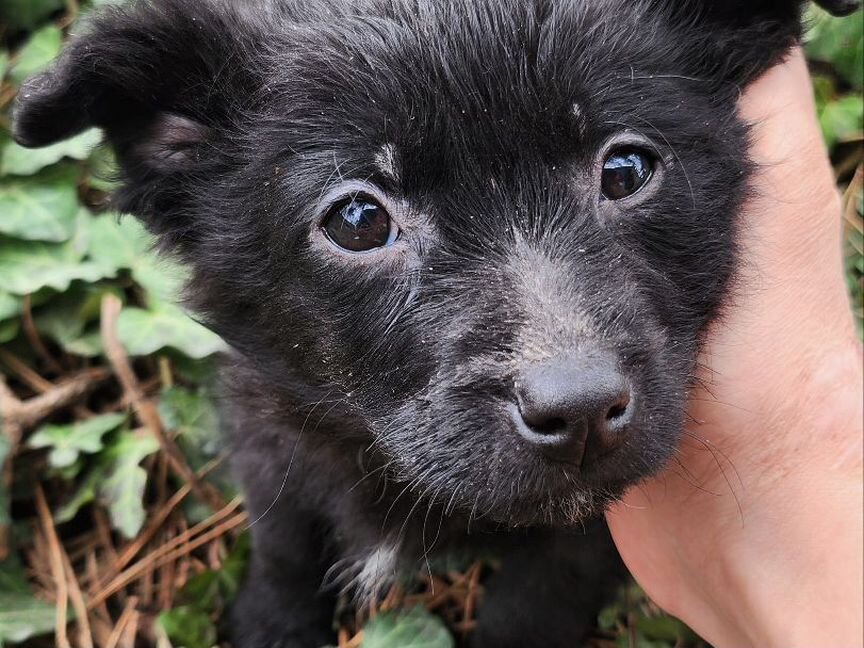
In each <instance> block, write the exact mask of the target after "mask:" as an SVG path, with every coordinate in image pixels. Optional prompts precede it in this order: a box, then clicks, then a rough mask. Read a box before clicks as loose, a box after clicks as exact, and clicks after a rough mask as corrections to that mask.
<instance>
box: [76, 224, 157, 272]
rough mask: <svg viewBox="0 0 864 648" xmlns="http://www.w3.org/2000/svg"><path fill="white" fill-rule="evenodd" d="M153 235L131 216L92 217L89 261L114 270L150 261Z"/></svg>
mask: <svg viewBox="0 0 864 648" xmlns="http://www.w3.org/2000/svg"><path fill="white" fill-rule="evenodd" d="M153 242H154V239H153V236H152V235H151V234H149V233H148V232H147V230H145V229H144V226H143V225H141V223H139V222H138V221H137V220H135V219H134V218H132V217H131V216H123V217H118V216H116V215H111V214H109V215H105V216H94V217H93V218H92V219H91V220H90V222H89V238H88V245H87V254H88V256H89V257H90V260H91V261H93V263H96V264H98V265H100V266H102V267H104V268H105V269H106V272H109V273H116V271H117V270H121V269H128V270H133V269H134V268H136V267H137V266H139V265H142V264H144V265H146V264H148V263H151V262H152V261H150V260H148V259H146V258H145V257H148V256H150V255H152V252H151V251H150V250H151V248H152V246H153Z"/></svg>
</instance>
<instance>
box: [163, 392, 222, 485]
mask: <svg viewBox="0 0 864 648" xmlns="http://www.w3.org/2000/svg"><path fill="white" fill-rule="evenodd" d="M159 414H160V415H161V417H162V421H163V422H164V423H165V426H166V427H167V428H168V429H169V430H171V431H172V432H174V433H175V434H178V435H179V437H180V441H181V443H182V444H183V449H184V450H185V454H186V455H187V459H189V461H190V464H191V465H192V466H193V467H195V468H199V467H201V465H203V463H204V462H205V461H207V460H209V459H212V458H213V457H215V456H216V455H218V454H219V450H220V449H221V446H222V444H221V434H220V432H219V415H218V414H217V413H216V407H215V405H214V403H213V401H212V400H211V399H210V398H208V397H207V396H205V395H204V394H202V393H201V392H198V393H196V392H193V391H190V390H188V389H184V388H183V387H170V388H168V389H165V390H164V391H163V392H162V394H161V396H160V398H159Z"/></svg>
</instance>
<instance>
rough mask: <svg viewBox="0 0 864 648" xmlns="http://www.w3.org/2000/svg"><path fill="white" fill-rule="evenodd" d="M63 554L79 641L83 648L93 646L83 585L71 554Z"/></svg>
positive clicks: (91, 647)
mask: <svg viewBox="0 0 864 648" xmlns="http://www.w3.org/2000/svg"><path fill="white" fill-rule="evenodd" d="M61 549H62V546H61ZM62 554H63V555H62V558H63V568H64V570H65V572H66V581H67V583H68V584H69V599H70V600H71V601H72V609H73V610H75V620H76V621H77V622H78V635H79V636H78V643H79V645H80V647H81V648H93V632H92V630H91V629H90V619H89V617H88V615H87V604H86V603H85V602H84V596H83V595H82V594H81V587H80V586H79V585H78V579H77V578H76V577H75V570H74V569H72V563H71V562H70V561H69V555H68V554H67V553H66V552H65V551H63V552H62Z"/></svg>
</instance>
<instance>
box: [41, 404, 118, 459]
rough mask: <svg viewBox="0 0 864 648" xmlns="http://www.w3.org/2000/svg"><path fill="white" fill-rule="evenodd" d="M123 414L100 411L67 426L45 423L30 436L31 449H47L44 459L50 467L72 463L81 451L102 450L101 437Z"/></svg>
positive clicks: (92, 452) (112, 427) (89, 452)
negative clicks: (46, 458) (45, 458)
mask: <svg viewBox="0 0 864 648" xmlns="http://www.w3.org/2000/svg"><path fill="white" fill-rule="evenodd" d="M124 420H126V415H125V414H104V415H102V416H94V417H93V418H90V419H87V420H85V421H81V422H79V423H72V424H70V425H45V426H43V427H42V428H40V429H39V430H38V431H37V432H36V433H35V434H34V435H33V436H31V437H30V440H29V442H28V445H29V446H30V447H31V448H51V452H50V453H49V455H48V461H49V463H50V464H51V465H52V466H53V467H54V468H67V467H69V466H71V465H73V464H74V463H75V462H76V461H77V460H78V456H79V455H80V454H81V453H82V452H83V453H87V454H94V453H97V452H99V451H101V450H102V447H103V444H102V437H104V436H105V435H106V434H108V432H110V431H111V430H115V429H116V428H117V427H118V426H119V425H120V424H121V423H122V422H123V421H124Z"/></svg>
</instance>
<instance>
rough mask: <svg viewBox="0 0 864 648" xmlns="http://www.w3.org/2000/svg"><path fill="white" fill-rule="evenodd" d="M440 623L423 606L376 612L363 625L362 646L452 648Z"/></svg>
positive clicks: (451, 642)
mask: <svg viewBox="0 0 864 648" xmlns="http://www.w3.org/2000/svg"><path fill="white" fill-rule="evenodd" d="M454 646H455V642H454V641H453V637H452V636H451V635H450V633H449V632H448V630H447V628H446V626H445V625H444V622H443V621H441V619H439V618H438V617H435V616H432V615H431V614H430V613H429V612H427V611H426V610H425V609H424V608H419V607H418V608H414V609H413V610H411V611H410V612H406V613H402V614H393V613H387V614H379V615H378V616H377V617H375V618H374V619H373V620H372V621H370V622H369V623H367V624H366V626H365V627H364V628H363V648H454Z"/></svg>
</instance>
